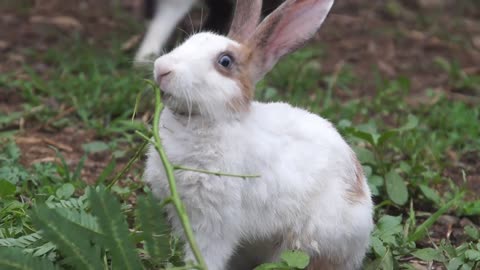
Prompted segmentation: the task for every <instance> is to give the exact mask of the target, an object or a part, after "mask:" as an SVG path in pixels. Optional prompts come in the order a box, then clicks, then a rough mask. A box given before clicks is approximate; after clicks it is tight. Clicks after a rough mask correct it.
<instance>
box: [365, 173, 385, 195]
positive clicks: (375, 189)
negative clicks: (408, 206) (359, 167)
mask: <svg viewBox="0 0 480 270" xmlns="http://www.w3.org/2000/svg"><path fill="white" fill-rule="evenodd" d="M367 180H368V186H369V187H370V190H371V192H372V195H373V196H377V195H380V187H382V186H383V184H384V180H383V178H382V177H380V176H378V175H372V176H371V177H369V178H368V179H367Z"/></svg>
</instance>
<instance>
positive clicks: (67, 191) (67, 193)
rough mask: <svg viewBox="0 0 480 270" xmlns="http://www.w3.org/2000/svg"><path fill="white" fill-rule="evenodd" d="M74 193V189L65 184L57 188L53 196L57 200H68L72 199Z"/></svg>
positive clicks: (70, 185)
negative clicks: (55, 196)
mask: <svg viewBox="0 0 480 270" xmlns="http://www.w3.org/2000/svg"><path fill="white" fill-rule="evenodd" d="M74 192H75V187H74V186H73V185H72V184H70V183H66V184H63V185H62V186H61V187H59V188H58V189H57V191H56V192H55V194H56V195H57V197H58V198H59V199H68V198H70V197H72V195H73V193H74Z"/></svg>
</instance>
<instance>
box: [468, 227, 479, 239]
mask: <svg viewBox="0 0 480 270" xmlns="http://www.w3.org/2000/svg"><path fill="white" fill-rule="evenodd" d="M465 233H466V234H467V235H468V236H470V237H471V238H472V239H475V240H479V239H480V231H479V230H478V229H477V228H475V227H473V226H471V225H468V226H466V227H465Z"/></svg>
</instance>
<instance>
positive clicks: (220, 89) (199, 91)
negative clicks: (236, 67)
mask: <svg viewBox="0 0 480 270" xmlns="http://www.w3.org/2000/svg"><path fill="white" fill-rule="evenodd" d="M228 46H239V44H238V43H237V42H235V41H232V40H230V39H228V38H226V37H224V36H220V35H217V34H214V33H199V34H196V35H193V36H192V37H190V38H189V39H188V40H187V41H186V42H185V43H184V44H182V45H181V46H179V47H177V48H176V49H174V50H173V51H171V52H170V53H168V54H166V55H163V56H162V57H160V58H158V59H157V60H155V64H154V74H153V75H154V78H157V77H158V75H159V73H161V72H159V70H160V69H162V70H170V71H172V74H170V75H169V76H168V78H166V79H164V80H163V81H162V82H161V83H160V87H161V88H162V90H163V91H164V92H166V93H168V94H171V95H173V96H174V97H175V101H176V105H177V106H179V107H181V108H180V110H182V111H184V112H185V113H195V111H197V110H198V111H201V112H202V114H203V115H205V117H208V118H212V119H219V118H224V117H228V116H230V115H231V111H230V110H229V108H230V107H231V106H228V105H229V102H231V101H232V100H233V99H235V98H236V97H239V96H240V95H241V91H240V89H239V88H238V85H237V83H236V82H235V81H233V80H231V79H229V78H226V77H225V76H222V75H221V74H219V73H218V71H217V70H216V69H215V68H214V66H213V65H214V64H215V61H216V57H217V55H218V54H219V53H220V52H222V51H224V50H226V49H227V47H228ZM185 60H186V61H185ZM157 82H158V81H157Z"/></svg>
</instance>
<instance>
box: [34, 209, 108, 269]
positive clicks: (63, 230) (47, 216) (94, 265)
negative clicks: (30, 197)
mask: <svg viewBox="0 0 480 270" xmlns="http://www.w3.org/2000/svg"><path fill="white" fill-rule="evenodd" d="M32 221H33V223H34V224H35V225H36V227H37V228H38V229H40V230H42V234H43V235H44V237H45V238H46V239H48V240H50V241H52V242H53V243H54V244H56V245H57V247H58V249H59V250H60V251H61V252H62V253H63V254H65V255H67V256H69V257H68V261H69V262H71V264H72V265H73V266H75V267H76V269H82V270H83V269H86V270H97V269H102V268H103V264H102V262H101V260H100V254H99V252H98V249H95V248H93V247H92V245H91V244H90V239H89V238H90V237H91V235H90V232H89V231H87V230H85V229H84V228H83V227H81V226H78V225H77V224H75V223H73V222H71V221H69V220H68V219H66V218H65V217H63V216H62V215H60V214H59V213H58V212H57V211H55V210H54V209H49V208H48V207H46V206H38V207H37V208H36V209H35V212H34V215H33V216H32Z"/></svg>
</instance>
